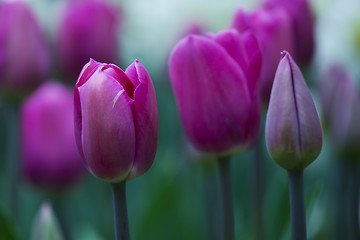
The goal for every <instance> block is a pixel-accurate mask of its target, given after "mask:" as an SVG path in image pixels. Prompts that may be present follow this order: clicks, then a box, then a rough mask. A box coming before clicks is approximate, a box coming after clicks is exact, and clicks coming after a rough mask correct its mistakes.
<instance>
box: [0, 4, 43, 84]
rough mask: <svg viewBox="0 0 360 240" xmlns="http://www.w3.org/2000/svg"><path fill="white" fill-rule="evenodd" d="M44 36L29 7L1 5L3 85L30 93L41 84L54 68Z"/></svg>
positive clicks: (0, 59) (0, 66) (0, 55)
mask: <svg viewBox="0 0 360 240" xmlns="http://www.w3.org/2000/svg"><path fill="white" fill-rule="evenodd" d="M49 62H50V56H49V52H48V49H47V48H46V45H45V39H44V36H43V34H42V32H41V30H40V27H39V25H38V23H37V21H36V19H35V17H34V15H33V13H32V12H31V11H30V9H29V8H28V6H27V5H26V4H25V3H23V2H20V1H15V2H2V3H1V4H0V85H1V87H2V88H6V89H11V90H27V89H29V88H33V87H35V86H36V85H38V84H39V83H41V82H42V81H43V80H45V79H44V78H45V77H46V74H47V73H48V70H49V67H50V64H49Z"/></svg>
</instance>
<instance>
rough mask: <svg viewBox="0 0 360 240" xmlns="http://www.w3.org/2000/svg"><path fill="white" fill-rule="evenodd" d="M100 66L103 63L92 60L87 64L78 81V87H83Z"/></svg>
mask: <svg viewBox="0 0 360 240" xmlns="http://www.w3.org/2000/svg"><path fill="white" fill-rule="evenodd" d="M100 66H101V63H99V62H97V61H95V60H94V59H92V58H90V61H89V62H88V63H87V64H85V66H84V67H83V69H82V70H81V73H80V75H79V78H78V80H77V81H76V87H81V85H83V84H84V83H85V82H86V81H87V80H88V79H89V78H90V77H91V75H92V74H93V73H94V72H95V71H96V69H97V68H98V67H100Z"/></svg>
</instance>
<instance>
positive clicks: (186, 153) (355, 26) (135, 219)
mask: <svg viewBox="0 0 360 240" xmlns="http://www.w3.org/2000/svg"><path fill="white" fill-rule="evenodd" d="M27 2H29V4H30V6H31V7H32V9H33V10H34V11H35V12H36V14H37V15H38V18H39V19H40V22H41V24H42V27H44V28H45V29H46V31H47V34H48V37H49V38H50V39H53V38H54V35H55V31H56V24H57V19H58V14H59V13H60V11H59V9H60V8H61V7H62V5H63V4H64V2H65V1H60V0H57V1H56V0H52V1H51V0H31V1H30V0H29V1H27ZM112 2H114V3H115V4H118V5H119V6H120V7H121V9H122V11H123V29H122V31H121V33H120V34H121V36H120V39H121V42H120V43H119V44H121V49H120V51H121V60H122V62H121V64H120V67H121V68H123V69H124V68H125V67H126V66H128V65H129V64H130V63H131V62H133V60H134V59H135V58H136V59H138V60H139V61H140V62H141V63H142V64H143V65H144V66H145V67H146V68H147V69H148V71H149V72H150V75H151V77H152V79H153V81H154V85H155V89H156V93H157V100H158V109H159V143H158V150H157V155H156V159H155V161H154V164H153V166H152V167H151V169H150V170H149V171H148V172H147V173H146V174H145V175H143V176H141V177H139V178H136V179H134V180H131V181H130V182H128V183H127V201H128V214H129V222H130V232H131V237H132V239H149V240H150V239H159V240H160V239H172V240H184V239H187V240H192V239H207V229H206V214H205V207H206V206H207V204H212V203H214V201H215V202H216V195H215V192H216V188H217V186H216V171H215V170H216V169H215V168H214V163H213V162H212V160H211V157H209V159H203V160H200V158H201V157H200V156H198V155H197V154H196V153H195V152H194V151H193V150H191V148H190V147H189V144H188V143H187V140H186V137H185V136H184V133H183V130H182V127H181V124H180V122H179V117H178V114H177V109H176V104H175V101H174V97H173V93H172V90H171V86H170V84H169V79H168V73H167V59H168V56H169V53H170V51H171V48H172V47H173V46H174V44H175V43H176V42H177V41H178V39H179V38H180V37H181V35H182V34H183V33H184V32H185V31H186V29H187V28H188V27H189V26H190V25H191V24H192V23H198V24H200V25H202V26H204V28H205V30H206V31H211V32H217V31H219V30H221V29H224V28H227V27H228V26H229V25H230V21H231V19H232V16H233V14H234V12H235V10H236V9H237V8H239V7H244V8H246V9H252V8H254V7H255V6H256V5H257V4H259V3H258V2H257V1H251V0H243V1H241V0H237V1H235V0H227V1H226V0H225V1H215V0H134V1H125V0H124V1H112ZM311 4H312V6H313V9H314V12H315V14H316V47H315V49H316V50H315V56H314V59H313V62H312V64H311V66H310V67H309V68H308V69H304V70H303V71H304V73H305V77H306V78H307V81H308V83H309V85H310V87H311V90H312V92H313V93H314V94H313V96H314V98H315V101H317V95H316V86H317V85H316V82H317V79H318V78H319V76H320V75H321V73H322V71H323V69H324V68H325V67H326V66H327V64H329V63H332V62H334V61H336V62H340V63H341V64H343V65H344V66H345V67H346V68H347V69H348V70H349V71H351V72H352V73H353V75H354V76H356V77H357V81H359V79H360V67H359V63H360V15H359V14H358V13H359V12H360V1H358V0H314V1H311ZM74 83H75V82H74ZM318 110H319V108H318ZM0 121H1V124H0V151H1V152H0V239H20V240H23V239H29V238H30V234H31V228H32V224H33V220H34V218H35V215H36V213H37V211H38V210H39V208H40V206H41V204H42V203H43V202H44V201H45V200H49V201H52V202H53V204H54V209H55V213H56V215H57V217H59V216H58V215H63V218H64V219H66V221H67V225H68V226H69V229H70V231H71V234H72V235H73V239H78V240H82V239H84V240H85V239H86V240H100V239H114V230H113V228H114V226H113V213H112V199H111V189H110V185H109V184H107V183H105V182H103V181H101V180H99V179H97V178H95V177H93V176H91V175H90V174H88V173H86V176H85V177H84V179H83V181H81V182H80V183H79V184H78V185H77V186H75V187H74V188H73V189H71V190H70V191H68V192H66V193H65V194H64V195H63V196H61V197H59V196H49V195H48V194H45V193H43V192H42V191H41V190H39V189H35V188H33V187H32V186H31V185H29V184H28V183H27V182H26V181H25V180H24V179H23V178H22V177H21V176H19V178H18V184H19V196H18V204H19V205H18V208H17V218H16V219H11V217H10V209H9V187H8V184H9V179H10V176H9V174H8V173H6V169H7V164H6V162H5V159H6V158H8V157H9V156H6V149H7V148H9V146H8V144H7V143H8V138H9V136H8V135H7V134H8V133H9V132H10V131H11V130H10V129H11V127H12V126H13V125H14V124H13V123H14V121H13V120H11V119H10V120H9V115H8V114H7V115H5V114H2V115H1V119H0ZM325 137H326V134H325ZM259 141H260V143H259V144H260V149H261V151H262V156H263V159H262V161H261V162H262V164H263V169H264V176H263V184H264V185H263V189H264V193H263V210H264V211H263V217H264V219H263V221H264V226H265V228H264V235H265V236H266V237H265V239H280V240H281V239H290V222H289V220H290V219H289V198H288V180H287V173H286V171H285V170H283V169H282V168H280V167H278V166H277V165H276V164H275V163H274V162H273V161H272V160H271V159H270V158H269V156H268V154H267V151H266V147H265V142H264V136H263V135H261V136H260V137H259ZM10 147H11V146H10ZM254 154H255V151H254V150H250V151H248V152H245V153H244V154H241V155H239V156H235V157H234V158H233V159H232V165H231V171H232V180H233V191H234V204H235V206H234V210H235V230H236V239H253V236H254V233H253V232H254V231H255V230H254V223H253V219H254V211H253V209H254V208H255V206H254V201H253V194H252V190H253V188H254V181H253V179H252V160H253V158H254ZM15 160H17V159H14V161H15ZM337 169H338V162H337V159H336V157H334V152H333V148H332V146H331V143H330V142H329V141H328V140H327V138H325V141H324V145H323V150H322V153H321V154H320V156H319V158H318V159H317V160H316V161H315V162H314V163H313V164H311V165H310V166H309V167H308V168H307V169H306V171H305V175H304V176H305V199H306V200H305V202H306V212H307V226H308V236H309V239H312V240H315V239H334V228H335V218H336V215H335V214H336V213H335V210H334V209H335V207H336V205H335V204H336V197H337V195H336V192H335V189H336V188H337V180H338V179H337V177H336V176H337V174H336V170H337ZM205 189H210V190H209V191H205ZM211 189H213V191H211ZM214 208H215V206H214Z"/></svg>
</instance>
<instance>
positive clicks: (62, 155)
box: [21, 82, 83, 190]
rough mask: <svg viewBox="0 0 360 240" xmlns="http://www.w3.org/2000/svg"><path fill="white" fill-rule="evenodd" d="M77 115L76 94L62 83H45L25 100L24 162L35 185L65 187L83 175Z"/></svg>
mask: <svg viewBox="0 0 360 240" xmlns="http://www.w3.org/2000/svg"><path fill="white" fill-rule="evenodd" d="M73 118H74V113H73V94H72V92H71V90H70V89H68V88H67V87H65V86H63V85H61V84H59V83H55V82H48V83H45V84H43V85H42V86H41V87H40V88H39V89H37V90H36V91H35V92H34V93H33V94H32V95H31V96H30V97H29V98H27V99H26V100H25V102H24V103H23V105H22V108H21V133H22V134H21V143H22V158H23V161H22V166H23V171H24V174H25V176H26V177H27V179H28V180H29V181H30V182H31V183H32V184H34V185H35V186H38V187H40V188H44V189H47V190H64V189H66V188H68V187H70V186H71V185H73V184H74V183H76V182H77V181H78V180H79V179H80V177H81V176H82V173H83V167H82V164H81V158H80V155H79V153H78V151H77V148H76V143H75V137H74V124H73Z"/></svg>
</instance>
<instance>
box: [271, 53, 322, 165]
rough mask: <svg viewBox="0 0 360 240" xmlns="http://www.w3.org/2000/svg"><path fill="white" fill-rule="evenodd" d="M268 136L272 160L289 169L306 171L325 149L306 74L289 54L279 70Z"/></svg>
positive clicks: (284, 57) (272, 93) (276, 77)
mask: <svg viewBox="0 0 360 240" xmlns="http://www.w3.org/2000/svg"><path fill="white" fill-rule="evenodd" d="M265 138H266V144H267V148H268V151H269V153H270V155H271V157H272V159H273V160H274V161H275V162H276V163H277V164H279V165H280V166H281V167H283V168H285V169H287V170H302V169H303V168H305V167H306V166H308V165H309V164H310V163H311V162H313V161H314V160H315V159H316V158H317V156H318V155H319V153H320V151H321V146H322V130H321V125H320V120H319V116H318V114H317V111H316V108H315V104H314V101H313V99H312V97H311V94H310V91H309V89H308V87H307V86H306V83H305V80H304V77H303V76H302V74H301V72H300V69H299V67H298V66H297V65H296V63H295V62H294V60H293V59H292V57H291V56H290V54H289V53H287V52H284V53H283V57H282V59H281V61H280V63H279V66H278V69H277V71H276V75H275V79H274V85H273V88H272V91H271V96H270V103H269V108H268V113H267V117H266V126H265Z"/></svg>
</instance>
